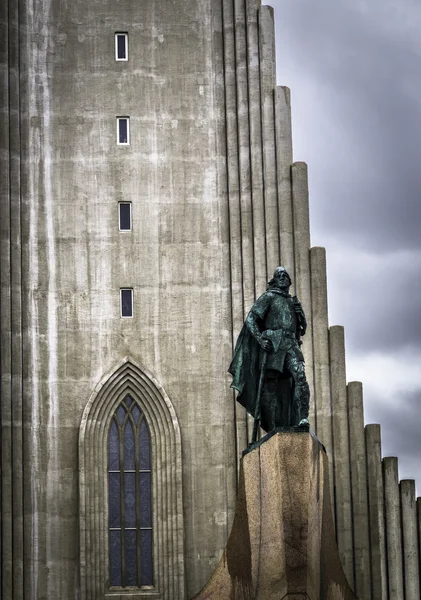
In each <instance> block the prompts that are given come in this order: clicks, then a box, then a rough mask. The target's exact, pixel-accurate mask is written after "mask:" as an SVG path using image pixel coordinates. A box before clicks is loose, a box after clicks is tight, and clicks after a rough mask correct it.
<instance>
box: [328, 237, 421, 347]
mask: <svg viewBox="0 0 421 600" xmlns="http://www.w3.org/2000/svg"><path fill="white" fill-rule="evenodd" d="M330 254H331V255H332V256H335V249H334V247H333V248H332V252H330ZM388 256H389V257H390V258H388ZM358 260H359V261H361V260H362V261H363V260H364V258H363V257H362V256H361V255H359V257H358ZM331 262H333V261H330V260H329V255H328V263H327V264H328V274H329V280H330V281H333V282H335V286H334V288H333V289H332V290H331V291H330V294H329V300H332V304H333V306H334V307H340V317H339V318H340V320H339V324H342V325H344V326H345V331H346V342H347V348H348V350H350V351H352V352H370V351H379V352H381V351H385V352H390V351H391V350H395V351H397V350H398V349H400V348H406V347H419V348H421V318H420V310H421V308H420V299H421V276H420V271H421V251H420V252H419V253H418V254H413V255H410V258H408V255H400V254H398V255H392V254H390V255H386V257H383V258H382V260H381V261H380V260H377V261H376V257H375V255H374V258H373V255H368V254H367V259H366V262H367V264H368V265H369V267H367V268H364V269H363V268H358V262H357V261H356V262H355V265H354V268H353V257H352V250H350V252H349V255H348V261H347V262H346V264H342V263H341V261H340V260H339V261H335V262H334V264H333V265H332V266H330V263H331ZM338 312H339V311H338V310H337V309H336V310H334V311H331V315H330V321H331V323H332V324H338V323H337V322H336V321H337V314H335V313H338ZM332 313H333V315H332ZM332 317H333V318H332Z"/></svg>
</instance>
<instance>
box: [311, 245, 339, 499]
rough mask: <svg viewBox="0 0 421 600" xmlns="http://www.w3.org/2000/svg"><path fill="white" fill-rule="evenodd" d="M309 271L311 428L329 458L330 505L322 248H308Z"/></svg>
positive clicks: (329, 412)
mask: <svg viewBox="0 0 421 600" xmlns="http://www.w3.org/2000/svg"><path fill="white" fill-rule="evenodd" d="M310 267H311V270H310V272H311V307H312V311H311V313H312V324H313V327H312V343H313V356H314V366H313V371H314V387H315V394H314V397H313V399H312V400H311V402H312V403H313V404H314V405H315V407H316V422H315V425H314V426H313V427H314V429H315V431H316V433H317V436H318V438H319V439H320V441H321V442H322V444H324V446H325V448H326V452H327V455H328V458H329V483H330V488H331V489H330V492H331V497H332V502H333V498H334V494H333V432H332V404H331V396H330V371H329V339H328V318H327V314H328V313H327V282H326V251H325V249H324V248H320V247H315V248H311V250H310Z"/></svg>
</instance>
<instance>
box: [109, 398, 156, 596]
mask: <svg viewBox="0 0 421 600" xmlns="http://www.w3.org/2000/svg"><path fill="white" fill-rule="evenodd" d="M151 478H152V471H151V445H150V435H149V428H148V425H147V423H146V420H145V417H144V414H143V412H142V411H141V409H140V407H139V406H138V404H137V403H136V402H135V401H134V400H133V398H132V397H131V396H126V397H125V399H124V400H123V402H122V403H121V404H120V405H119V406H118V408H117V410H116V411H115V413H114V415H113V418H112V421H111V426H110V430H109V435H108V502H109V507H108V515H109V548H110V585H111V586H117V587H122V588H127V587H129V588H133V587H134V588H142V587H145V586H147V587H149V586H153V560H152V540H153V531H152V501H151V496H152V493H151V488H152V481H151Z"/></svg>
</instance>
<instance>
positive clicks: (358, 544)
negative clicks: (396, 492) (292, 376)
mask: <svg viewBox="0 0 421 600" xmlns="http://www.w3.org/2000/svg"><path fill="white" fill-rule="evenodd" d="M347 396H348V426H349V456H350V459H351V497H352V522H353V525H354V563H355V594H356V595H357V596H358V598H359V599H360V600H370V598H371V564H370V523H369V517H368V490H367V463H366V450H365V437H364V408H363V390H362V384H361V383H360V382H359V381H351V382H350V383H348V387H347Z"/></svg>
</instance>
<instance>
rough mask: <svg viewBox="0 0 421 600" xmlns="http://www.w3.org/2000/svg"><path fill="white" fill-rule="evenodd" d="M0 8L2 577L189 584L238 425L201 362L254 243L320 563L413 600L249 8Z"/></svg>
mask: <svg viewBox="0 0 421 600" xmlns="http://www.w3.org/2000/svg"><path fill="white" fill-rule="evenodd" d="M0 11H1V14H0V22H1V24H2V32H3V35H2V36H1V40H2V42H1V47H0V54H1V56H0V61H1V78H2V79H1V85H0V94H1V109H2V119H1V125H0V127H1V136H0V143H1V283H2V295H1V340H2V351H1V369H2V383H1V386H2V387H1V425H2V453H1V477H2V479H1V516H2V520H1V559H2V570H1V577H2V580H1V591H2V598H3V599H4V600H41V599H42V600H56V599H57V598H60V600H75V599H81V600H103V599H105V598H113V599H117V598H118V600H125V599H126V598H130V599H131V600H140V599H141V598H146V597H151V598H156V599H157V600H158V599H159V600H161V599H162V600H184V599H186V600H187V599H188V598H190V597H192V596H193V595H194V594H195V593H196V592H198V590H199V589H200V588H201V587H202V586H203V585H204V584H205V582H206V581H207V579H208V577H209V575H210V574H211V573H212V571H213V569H214V568H215V566H216V564H217V562H218V560H219V558H220V555H221V552H222V549H223V548H224V546H225V543H226V540H227V538H228V534H229V531H230V528H231V525H232V520H233V511H234V505H235V498H236V481H237V470H238V462H239V458H240V457H241V451H242V450H243V449H244V448H245V447H246V445H247V442H248V439H249V438H250V422H249V419H248V417H247V416H246V414H245V413H244V411H243V409H242V408H241V407H239V406H237V405H236V403H235V397H234V395H233V392H232V390H230V387H229V384H230V377H229V376H228V374H227V368H228V365H229V363H230V360H231V357H232V352H233V345H234V342H235V339H236V337H237V335H238V332H239V330H240V328H241V324H242V322H243V320H244V318H245V316H246V315H247V312H248V310H249V309H250V307H251V305H252V304H253V302H254V300H255V298H256V297H257V296H258V295H259V294H261V293H262V292H263V291H264V290H265V288H266V283H267V281H268V279H269V278H270V276H271V275H272V273H273V271H274V269H275V268H276V267H277V266H278V265H280V264H282V265H284V266H285V267H286V268H287V269H288V271H289V272H290V274H291V275H292V278H293V286H294V292H293V293H296V294H297V295H298V296H299V298H300V300H301V301H302V303H303V307H304V310H305V312H306V315H307V316H308V318H309V330H308V333H307V335H306V339H305V342H304V344H303V349H304V353H305V357H306V369H307V376H308V379H309V383H310V387H311V397H312V400H311V412H310V422H311V425H312V427H313V429H314V430H315V431H316V433H317V435H318V437H319V439H320V440H321V441H322V442H323V444H324V445H325V447H326V450H327V453H328V457H329V470H330V485H331V490H332V497H333V498H334V499H335V507H336V508H335V524H336V533H337V539H338V547H339V551H340V556H341V560H342V564H343V567H344V571H345V574H346V576H347V578H348V581H349V583H350V585H351V587H352V588H353V589H354V590H355V592H356V594H357V595H358V597H359V598H360V600H371V599H373V600H374V599H375V600H387V599H390V600H392V599H393V600H399V599H402V600H403V598H405V600H413V599H414V600H415V598H418V597H419V589H420V588H419V572H418V570H419V566H418V558H419V541H418V539H419V538H418V530H419V523H420V514H421V510H420V506H421V505H420V500H418V513H417V511H416V501H415V491H414V484H413V482H401V484H399V483H398V479H397V462H396V460H394V459H385V460H384V461H383V466H382V460H381V448H380V429H379V426H377V425H369V426H367V427H366V428H365V430H364V423H363V404H362V388H361V385H360V384H359V383H358V382H352V383H350V384H348V385H347V383H346V376H345V351H344V332H343V328H342V327H331V328H329V326H328V313H327V291H326V265H325V252H324V249H322V248H311V247H310V228H309V216H308V187H307V169H306V165H305V164H304V163H301V162H295V163H294V161H293V156H292V136H291V119H290V97H289V90H288V88H286V87H280V86H276V80H275V45H274V26H273V10H272V9H271V8H270V7H268V6H261V5H260V2H258V1H256V0H182V1H181V0H171V1H170V0H166V1H165V2H161V3H159V2H156V1H153V0H143V1H142V2H139V1H138V0H117V1H115V0H114V1H111V0H101V2H100V1H99V0H92V1H91V2H81V0H76V1H74V2H67V1H64V0H5V1H4V2H3V3H2V5H1V7H0ZM417 515H418V516H417ZM417 523H418V525H417ZM417 527H418V529H417ZM404 594H405V595H404Z"/></svg>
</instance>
